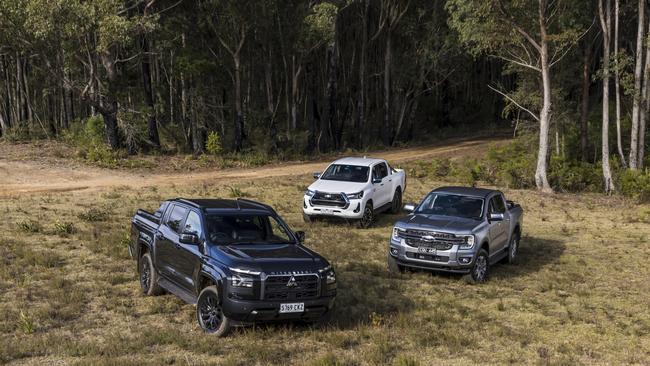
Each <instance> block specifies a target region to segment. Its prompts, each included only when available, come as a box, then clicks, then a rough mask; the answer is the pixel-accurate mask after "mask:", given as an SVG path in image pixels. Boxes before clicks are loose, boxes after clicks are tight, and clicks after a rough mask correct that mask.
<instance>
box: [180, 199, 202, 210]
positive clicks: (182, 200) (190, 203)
mask: <svg viewBox="0 0 650 366" xmlns="http://www.w3.org/2000/svg"><path fill="white" fill-rule="evenodd" d="M176 201H178V202H182V203H184V204H186V205H190V206H192V207H195V208H201V206H199V205H198V204H197V203H195V202H192V201H190V200H188V199H186V198H176Z"/></svg>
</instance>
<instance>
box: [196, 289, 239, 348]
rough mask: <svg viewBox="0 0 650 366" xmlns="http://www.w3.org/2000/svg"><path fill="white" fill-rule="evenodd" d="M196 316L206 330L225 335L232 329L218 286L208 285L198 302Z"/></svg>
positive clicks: (219, 335)
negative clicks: (222, 304)
mask: <svg viewBox="0 0 650 366" xmlns="http://www.w3.org/2000/svg"><path fill="white" fill-rule="evenodd" d="M196 318H197V320H198V322H199V326H200V327H201V329H203V331H204V332H206V333H210V334H214V335H216V336H217V337H223V336H225V335H226V334H228V332H229V331H230V328H231V325H230V319H228V318H227V317H226V316H225V315H224V314H223V309H222V308H221V301H220V300H219V292H218V291H217V287H216V286H208V287H206V288H204V289H203V290H202V291H201V293H200V294H199V299H198V301H197V302H196Z"/></svg>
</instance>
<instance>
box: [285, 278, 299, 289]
mask: <svg viewBox="0 0 650 366" xmlns="http://www.w3.org/2000/svg"><path fill="white" fill-rule="evenodd" d="M296 286H298V282H296V278H295V277H293V276H291V278H290V279H289V282H287V287H289V288H292V287H296Z"/></svg>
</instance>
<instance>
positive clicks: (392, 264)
mask: <svg viewBox="0 0 650 366" xmlns="http://www.w3.org/2000/svg"><path fill="white" fill-rule="evenodd" d="M388 272H390V273H391V274H400V273H404V267H402V266H400V265H399V264H397V260H396V259H395V258H393V256H391V255H390V253H389V254H388Z"/></svg>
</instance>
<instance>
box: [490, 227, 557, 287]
mask: <svg viewBox="0 0 650 366" xmlns="http://www.w3.org/2000/svg"><path fill="white" fill-rule="evenodd" d="M565 249H566V244H565V243H564V242H562V241H559V240H553V239H544V238H535V237H531V236H524V237H523V238H522V239H521V245H520V248H519V254H518V255H517V264H516V265H507V264H505V261H503V262H501V263H497V264H495V265H494V266H492V271H491V272H492V273H491V276H492V277H493V278H498V279H509V278H514V277H519V276H526V275H529V274H533V273H536V272H539V271H540V270H541V269H542V268H544V267H545V266H547V265H549V264H551V263H555V262H557V261H558V260H559V258H560V257H561V256H562V254H563V253H564V251H565Z"/></svg>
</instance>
